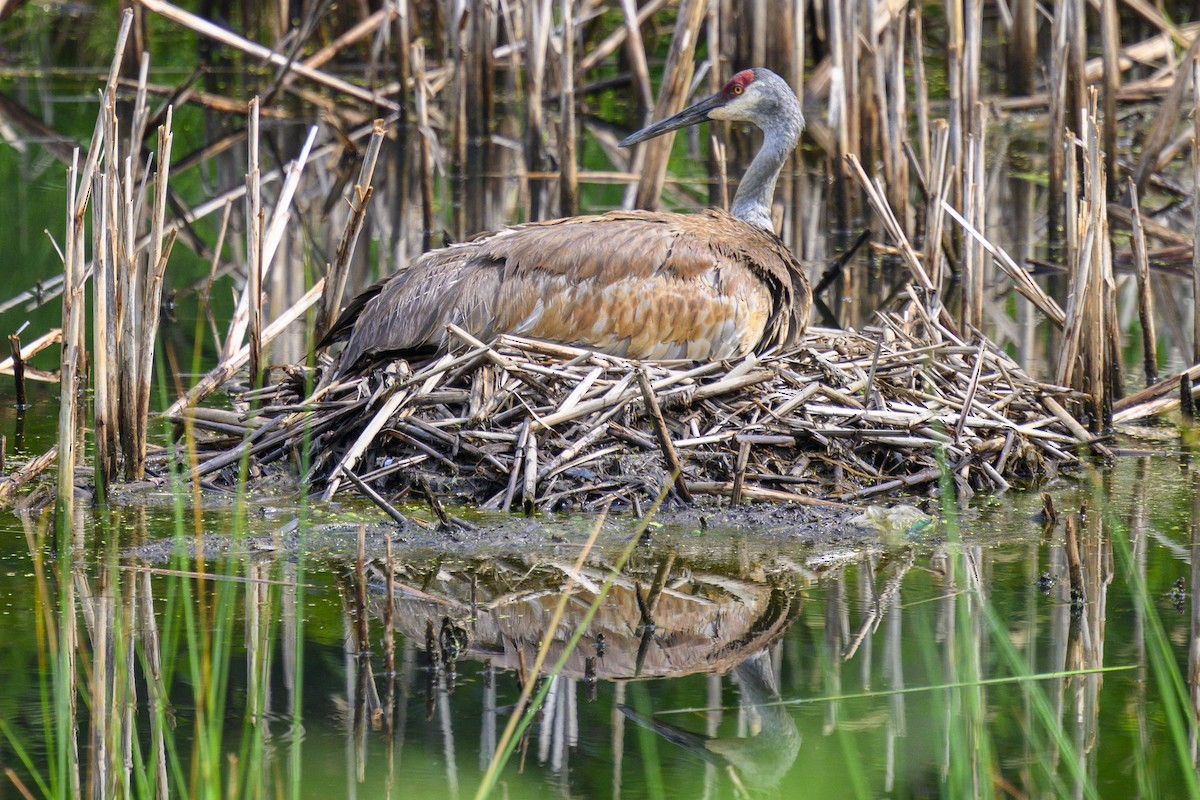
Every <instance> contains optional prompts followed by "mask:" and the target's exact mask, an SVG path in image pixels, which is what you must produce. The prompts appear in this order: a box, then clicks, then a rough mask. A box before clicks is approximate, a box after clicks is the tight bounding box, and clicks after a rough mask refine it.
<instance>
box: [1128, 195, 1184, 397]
mask: <svg viewBox="0 0 1200 800" xmlns="http://www.w3.org/2000/svg"><path fill="white" fill-rule="evenodd" d="M1126 197H1127V199H1128V201H1129V209H1130V221H1131V225H1132V228H1133V236H1132V239H1133V260H1134V263H1135V265H1136V268H1137V292H1138V320H1139V321H1140V322H1141V326H1142V370H1143V371H1144V373H1145V376H1146V385H1147V386H1153V385H1154V384H1155V382H1156V381H1157V380H1158V338H1157V336H1156V334H1155V330H1154V293H1153V291H1152V289H1151V287H1150V257H1149V255H1148V254H1147V252H1146V232H1145V230H1143V228H1142V212H1141V203H1140V202H1139V200H1138V194H1137V186H1135V185H1134V183H1133V180H1132V179H1131V180H1130V181H1129V185H1128V188H1127V190H1126ZM1194 259H1195V255H1194V254H1193V261H1194ZM1193 268H1194V267H1193Z"/></svg>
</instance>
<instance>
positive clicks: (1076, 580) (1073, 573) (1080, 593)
mask: <svg viewBox="0 0 1200 800" xmlns="http://www.w3.org/2000/svg"><path fill="white" fill-rule="evenodd" d="M1076 519H1077V518H1076V517H1075V515H1074V514H1071V515H1068V516H1067V520H1066V538H1065V541H1064V542H1063V549H1064V550H1066V555H1067V573H1068V574H1069V575H1070V577H1071V605H1072V607H1075V608H1081V607H1082V606H1084V605H1085V604H1086V603H1087V587H1086V586H1085V585H1084V582H1083V565H1082V563H1081V562H1080V558H1079V537H1078V536H1077V534H1076V530H1075V529H1076V526H1077V524H1078V523H1077V522H1076Z"/></svg>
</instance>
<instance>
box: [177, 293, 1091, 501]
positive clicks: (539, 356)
mask: <svg viewBox="0 0 1200 800" xmlns="http://www.w3.org/2000/svg"><path fill="white" fill-rule="evenodd" d="M883 322H884V323H885V324H884V325H883V326H882V327H880V328H878V329H875V330H870V331H867V332H866V333H861V334H860V333H853V332H846V331H833V330H822V329H816V330H812V331H810V333H809V335H808V336H807V338H806V341H805V344H804V346H803V347H801V348H799V349H797V350H795V351H793V352H790V353H787V354H782V355H768V356H761V357H760V356H747V357H746V358H744V359H741V360H739V361H736V362H733V363H696V362H686V363H639V362H636V361H630V360H628V359H623V358H618V357H615V356H609V355H604V354H600V353H593V352H591V351H587V350H582V349H578V348H573V347H565V346H562V345H557V344H549V343H545V342H538V341H531V340H527V339H521V338H518V337H514V336H502V337H500V338H499V339H498V340H497V341H496V342H494V343H493V344H492V345H491V346H487V345H483V344H481V343H479V342H478V341H476V340H474V339H473V338H472V337H470V335H468V334H466V333H464V332H462V331H456V330H455V331H452V332H454V333H455V335H456V337H457V338H458V339H459V340H460V341H461V342H462V343H463V348H461V349H459V350H458V351H456V352H452V353H449V354H447V355H445V356H442V357H441V358H439V359H437V360H434V361H432V362H429V363H426V364H423V365H418V368H417V369H416V371H413V369H412V368H411V367H410V366H409V365H408V364H407V363H406V362H403V361H396V362H392V363H390V364H388V365H385V366H383V367H380V368H377V369H375V370H373V371H371V372H370V373H369V374H367V375H363V376H354V377H348V378H342V379H339V380H336V381H335V382H333V383H331V384H329V385H326V386H323V387H321V388H319V389H318V390H317V391H316V392H314V393H313V394H312V395H311V396H310V397H307V398H306V397H305V396H304V391H303V386H304V383H305V378H306V377H308V376H307V375H306V374H305V371H304V370H301V369H299V368H291V369H285V370H284V371H283V376H282V378H281V379H280V380H278V381H277V382H276V383H274V384H272V385H269V386H267V387H265V388H263V389H259V390H257V391H255V392H247V393H244V394H242V395H241V397H240V400H239V401H238V402H239V403H240V404H242V408H241V409H240V410H233V411H231V410H221V409H211V408H191V409H186V410H185V411H184V412H183V416H184V417H187V418H188V419H189V420H190V421H191V423H192V424H193V425H194V427H195V428H196V429H198V430H201V431H205V430H206V431H210V432H212V433H213V434H216V435H215V436H211V435H210V436H200V437H198V447H199V450H200V457H201V463H200V465H199V466H198V467H197V470H196V471H197V472H198V473H199V474H200V475H202V476H203V475H210V476H211V475H212V474H213V473H217V474H222V473H224V474H226V477H227V478H228V477H229V473H232V472H233V469H232V467H233V466H234V465H236V464H237V463H238V462H239V461H240V459H241V458H242V457H243V455H244V454H245V451H246V450H247V449H249V451H250V456H251V462H252V465H253V466H254V468H255V469H257V468H259V467H260V466H261V465H263V464H267V463H270V462H275V461H279V460H280V459H290V460H292V461H294V462H295V463H310V464H311V466H310V467H309V469H308V471H307V474H306V475H305V479H306V481H307V482H308V483H309V485H310V486H313V487H314V488H317V489H320V490H323V491H324V492H325V495H326V496H332V495H333V493H334V492H336V491H337V490H338V488H339V487H350V488H354V487H358V488H359V489H360V490H364V491H368V492H369V491H370V490H372V489H373V490H374V491H375V492H377V493H379V494H380V495H384V496H393V497H394V496H397V495H403V494H405V493H408V492H419V494H417V496H418V497H424V498H427V497H429V496H430V495H431V494H432V495H436V496H438V497H441V498H443V499H445V498H450V499H453V500H457V501H461V502H465V503H469V504H475V505H481V506H483V507H484V508H491V509H510V508H513V507H514V506H523V507H524V508H525V509H526V510H532V509H535V508H536V509H542V510H571V509H585V510H587V509H598V508H600V507H602V506H603V505H605V504H607V503H609V502H616V503H618V504H628V505H629V506H633V507H635V508H638V507H640V506H641V504H643V503H645V502H647V501H648V500H652V499H653V498H654V497H656V496H657V495H658V494H659V493H660V491H661V490H662V489H663V488H664V486H665V485H666V484H667V483H668V482H671V481H672V477H673V476H674V481H673V484H672V488H671V491H672V492H673V493H674V494H675V495H677V496H679V497H681V498H682V499H689V498H690V497H691V496H692V495H724V496H728V497H731V498H732V499H733V500H734V502H740V501H741V500H742V499H743V498H754V499H764V500H773V501H793V502H802V503H817V504H820V503H827V502H829V501H840V502H852V501H857V500H861V499H863V498H866V497H870V496H873V495H879V494H883V493H889V492H897V491H900V490H910V491H921V490H925V489H930V488H934V487H936V486H937V485H938V481H939V478H940V477H941V476H942V475H943V474H944V473H948V474H949V475H951V476H952V477H953V479H954V482H955V484H956V489H957V492H958V493H959V494H965V493H970V492H971V491H973V490H978V489H984V490H993V489H998V488H1004V487H1007V486H1008V485H1009V483H1010V482H1011V481H1013V480H1014V479H1017V480H1032V479H1037V478H1039V477H1042V476H1046V475H1047V474H1053V473H1054V472H1055V471H1056V470H1057V469H1058V468H1059V467H1061V466H1062V465H1064V464H1069V463H1071V462H1074V461H1075V455H1074V453H1073V450H1074V447H1075V445H1076V444H1077V443H1078V442H1080V441H1086V440H1088V438H1089V437H1088V435H1087V433H1086V432H1085V431H1083V429H1082V428H1081V427H1080V426H1079V425H1078V423H1075V422H1074V420H1073V419H1071V418H1070V417H1068V416H1067V415H1066V413H1065V412H1064V411H1063V407H1062V403H1063V402H1066V401H1068V400H1070V399H1072V398H1071V392H1070V390H1068V389H1064V388H1062V387H1055V386H1049V385H1046V384H1041V383H1039V382H1037V381H1035V380H1033V379H1032V378H1030V377H1029V376H1028V375H1026V374H1025V373H1024V372H1023V371H1022V370H1021V369H1020V367H1018V366H1017V364H1016V363H1015V362H1013V361H1012V360H1011V359H1010V358H1009V357H1008V356H1006V355H1005V354H1004V353H1003V352H1002V351H1000V350H999V349H998V348H997V347H996V346H995V345H993V344H992V343H990V342H988V341H986V340H980V341H978V342H973V343H966V342H963V341H961V340H958V339H957V338H955V337H953V335H951V334H949V333H948V332H946V331H945V330H944V329H941V331H940V333H939V335H938V336H937V338H938V341H935V342H930V341H928V340H927V339H922V338H915V337H914V336H913V335H911V334H909V333H907V332H906V330H907V329H908V328H909V327H910V326H909V325H908V324H906V323H905V321H904V320H903V319H901V318H899V317H884V318H883ZM928 322H929V321H928V320H926V323H927V324H928ZM934 325H936V323H934ZM964 408H966V409H967V413H966V414H963V413H962V409H964ZM179 421H182V418H180V420H179ZM231 436H234V437H237V438H236V439H233V440H231V438H230V437H231ZM306 446H307V447H308V448H309V451H308V452H309V453H310V458H309V459H307V461H302V460H301V458H300V456H301V452H302V450H304V448H305V447H306ZM347 478H348V479H349V480H348V481H347V480H346V479H347ZM367 487H369V488H367Z"/></svg>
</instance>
